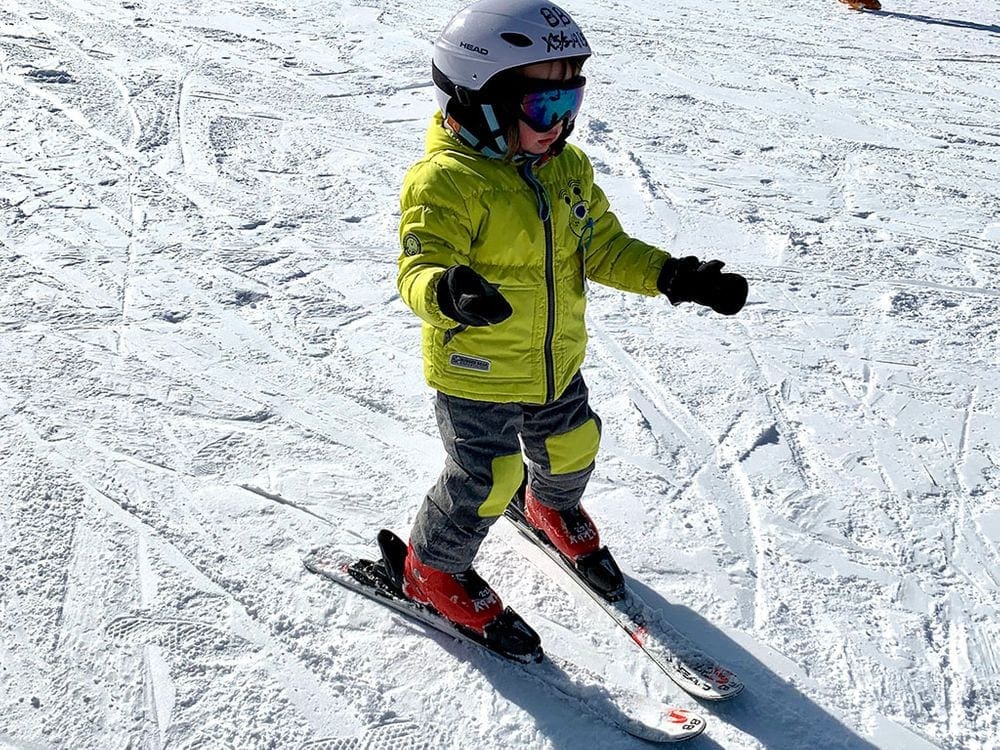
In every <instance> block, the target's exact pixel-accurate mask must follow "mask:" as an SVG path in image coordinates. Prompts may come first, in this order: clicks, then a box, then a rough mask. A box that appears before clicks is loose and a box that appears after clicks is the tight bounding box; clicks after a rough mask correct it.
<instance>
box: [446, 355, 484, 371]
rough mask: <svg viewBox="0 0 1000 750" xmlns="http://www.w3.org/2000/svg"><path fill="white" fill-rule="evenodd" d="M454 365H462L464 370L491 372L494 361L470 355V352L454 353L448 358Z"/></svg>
mask: <svg viewBox="0 0 1000 750" xmlns="http://www.w3.org/2000/svg"><path fill="white" fill-rule="evenodd" d="M448 363H449V364H450V365H451V366H452V367H460V368H462V369H463V370H475V371H476V372H489V371H490V368H491V367H492V366H493V363H492V362H490V361H489V360H488V359H480V358H479V357H470V356H469V355H468V354H452V355H451V357H450V358H449V359H448Z"/></svg>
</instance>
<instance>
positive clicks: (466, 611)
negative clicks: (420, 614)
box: [403, 545, 504, 635]
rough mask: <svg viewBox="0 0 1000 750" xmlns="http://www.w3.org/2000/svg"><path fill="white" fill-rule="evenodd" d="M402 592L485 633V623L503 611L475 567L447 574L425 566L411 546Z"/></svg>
mask: <svg viewBox="0 0 1000 750" xmlns="http://www.w3.org/2000/svg"><path fill="white" fill-rule="evenodd" d="M403 593H404V594H406V595H407V596H408V597H410V598H411V599H413V600H414V601H418V602H420V603H421V604H429V605H430V606H431V607H433V608H434V609H435V610H437V612H438V614H440V615H441V616H442V617H444V618H446V619H448V620H450V621H451V622H453V623H455V624H456V625H459V626H461V627H463V628H467V629H468V630H472V631H474V632H476V633H479V634H480V635H483V634H485V632H486V626H487V625H489V624H490V623H491V622H493V621H495V620H496V619H497V618H498V617H500V615H501V614H503V611H504V608H503V604H502V603H501V602H500V597H499V596H497V594H496V592H495V591H494V590H493V589H492V588H490V585H489V584H488V583H486V581H484V580H483V579H482V578H480V577H479V574H478V573H476V571H475V570H473V569H472V568H469V569H468V570H466V571H464V572H462V573H445V572H444V571H443V570H438V569H437V568H432V567H431V566H430V565H425V564H424V563H422V562H420V560H419V559H418V558H417V555H416V553H414V551H413V545H410V546H409V548H408V549H407V551H406V564H405V566H404V568H403Z"/></svg>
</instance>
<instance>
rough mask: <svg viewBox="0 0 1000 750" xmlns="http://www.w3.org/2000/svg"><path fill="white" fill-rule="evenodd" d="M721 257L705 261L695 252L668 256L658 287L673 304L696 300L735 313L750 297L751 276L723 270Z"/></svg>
mask: <svg viewBox="0 0 1000 750" xmlns="http://www.w3.org/2000/svg"><path fill="white" fill-rule="evenodd" d="M724 265H726V264H725V263H723V262H722V261H721V260H709V261H705V262H704V263H703V262H702V261H700V260H698V259H697V258H696V257H694V256H693V255H688V256H687V257H685V258H668V259H667V262H666V263H665V264H664V265H663V268H662V269H661V270H660V275H659V277H658V278H657V279H656V288H657V289H659V290H660V291H661V292H662V293H663V294H665V295H667V299H669V300H670V302H671V304H674V305H679V304H680V303H681V302H695V303H697V304H699V305H705V306H706V307H711V308H712V309H713V310H715V311H716V312H717V313H720V314H722V315H735V314H736V313H738V312H739V311H740V310H742V309H743V305H744V304H745V303H746V301H747V292H748V291H749V287H748V286H747V280H746V279H745V278H743V277H742V276H740V275H739V274H738V273H722V267H723V266H724Z"/></svg>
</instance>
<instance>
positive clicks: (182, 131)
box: [0, 0, 1000, 750]
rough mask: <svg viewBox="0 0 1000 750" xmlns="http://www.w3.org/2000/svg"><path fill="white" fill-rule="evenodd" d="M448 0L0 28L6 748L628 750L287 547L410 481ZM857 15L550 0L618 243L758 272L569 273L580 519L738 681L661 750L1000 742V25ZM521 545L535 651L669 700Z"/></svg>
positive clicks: (903, 10) (419, 480)
mask: <svg viewBox="0 0 1000 750" xmlns="http://www.w3.org/2000/svg"><path fill="white" fill-rule="evenodd" d="M461 5H462V3H458V2H442V1H440V0H432V2H429V3H421V4H420V5H419V7H416V6H407V5H405V4H403V5H400V4H398V3H393V4H391V3H388V2H384V0H363V1H362V2H357V3H349V2H344V3H329V2H319V1H317V0H310V1H309V2H306V3H304V4H299V5H296V6H294V7H293V6H290V5H288V4H284V3H280V2H277V0H261V1H260V2H256V3H253V4H250V5H246V4H240V3H233V2H229V1H228V0H220V2H216V3H212V4H208V3H196V2H192V1H191V0H183V1H182V2H180V3H165V2H161V1H160V0H128V1H127V2H117V1H116V2H110V0H36V1H33V2H31V3H28V2H26V0H10V2H5V3H4V4H3V7H2V8H0V252H2V258H3V261H4V270H5V272H4V273H3V274H2V276H0V283H2V285H3V300H4V301H3V304H2V306H0V354H2V356H0V423H2V424H3V426H4V428H5V429H4V430H3V431H2V432H0V477H2V482H0V488H2V493H3V494H2V498H0V541H2V543H3V545H2V549H3V556H2V558H0V593H2V596H0V716H2V717H3V718H2V719H0V744H2V745H5V746H7V745H9V746H12V747H16V748H102V749H103V748H126V747H144V748H155V749H157V750H162V749H166V748H197V747H213V748H214V747H218V748H240V749H241V750H242V749H243V748H257V747H260V748H269V747H282V748H285V747H290V748H302V749H303V750H306V749H309V750H321V749H322V750H348V749H351V750H354V749H358V750H361V749H362V748H390V747H392V748H440V747H465V746H481V747H509V748H524V747H532V748H534V747H539V748H569V747H578V746H580V744H581V743H585V744H586V745H587V746H599V747H605V748H626V747H634V746H635V744H636V743H635V741H634V740H633V739H631V738H629V737H627V736H624V735H622V734H620V733H619V732H617V731H616V730H614V729H612V728H610V727H606V726H603V725H599V724H597V723H596V722H595V721H593V720H591V719H590V718H589V717H580V716H578V715H576V714H575V713H574V710H573V708H572V707H571V706H569V705H568V704H567V703H566V702H565V701H562V700H561V699H559V698H558V697H555V696H553V695H550V694H548V693H545V692H543V691H542V690H541V689H539V688H537V687H535V686H532V685H530V684H527V683H526V682H525V681H524V680H523V679H522V678H521V677H519V676H518V674H517V668H516V667H508V666H506V665H503V664H500V663H498V662H497V661H496V660H495V659H493V658H491V657H488V656H486V655H483V654H479V653H477V652H476V651H474V650H472V649H470V648H469V647H466V646H463V645H461V644H457V643H454V642H452V641H450V640H449V639H447V638H444V637H440V636H437V635H431V636H430V637H428V636H427V634H425V633H424V631H423V629H421V628H420V627H418V626H415V625H414V624H412V623H409V622H405V621H403V620H401V619H399V618H397V617H395V616H393V615H391V614H389V613H387V612H386V611H383V610H382V609H379V608H378V607H377V606H374V605H371V604H370V603H368V602H365V601H364V600H362V599H360V598H357V597H350V596H344V595H342V594H341V593H338V592H336V591H334V590H332V589H331V587H330V586H329V585H327V584H325V583H324V582H323V581H321V580H318V579H316V578H315V577H314V576H311V575H310V574H308V573H307V572H306V571H305V570H304V569H303V568H302V565H301V559H302V556H303V555H304V554H305V553H306V552H307V551H309V550H310V549H312V548H314V547H316V546H318V545H320V544H326V543H330V542H331V541H335V542H341V543H343V544H345V545H352V546H356V547H357V549H359V550H361V549H364V548H367V549H368V550H369V553H370V554H374V549H373V540H374V535H375V531H376V530H377V529H378V528H379V527H381V526H386V527H389V528H393V529H395V530H397V531H399V532H400V533H404V532H405V531H406V530H407V529H408V527H409V524H410V522H411V521H412V517H413V514H414V512H415V510H416V507H417V504H418V502H419V499H420V496H421V494H422V492H423V491H424V489H425V488H426V487H427V486H429V485H430V483H431V482H432V481H433V480H434V477H435V475H436V472H437V470H438V465H439V464H440V462H441V460H442V456H443V452H442V450H441V447H440V445H439V442H438V438H437V433H436V427H435V425H434V422H433V410H432V408H431V394H430V393H429V392H428V390H427V388H426V386H425V385H424V384H423V382H422V379H421V371H420V357H419V342H418V339H419V326H418V325H417V323H416V319H415V317H414V316H413V315H412V314H411V313H410V312H409V311H407V310H406V309H405V308H404V306H403V305H402V304H401V302H400V301H399V299H398V297H397V295H396V291H395V283H394V278H395V256H396V236H395V228H396V222H397V190H398V185H399V182H400V180H401V178H402V175H403V172H404V171H405V169H406V167H407V166H408V165H409V164H410V163H411V162H412V161H413V160H414V159H415V158H416V157H417V155H418V154H419V152H420V149H421V146H422V143H423V132H424V128H425V126H426V121H427V118H428V117H429V115H430V113H431V111H432V106H433V105H432V95H431V87H430V81H429V76H428V71H427V68H428V65H427V56H428V54H429V51H430V46H429V45H430V42H431V41H432V40H433V38H434V36H435V35H436V33H437V31H438V30H439V29H440V28H441V26H442V25H443V24H444V22H445V21H446V19H447V18H448V17H449V16H450V15H451V14H452V13H453V12H455V11H456V10H457V9H458V8H459V7H460V6H461ZM885 5H886V7H885V9H884V11H883V12H881V13H877V14H874V13H865V14H859V13H851V12H850V11H848V10H846V9H845V8H844V7H843V6H842V5H840V4H839V3H837V2H834V0H828V1H827V2H822V3H821V2H814V3H809V4H806V5H803V6H800V7H788V6H776V5H774V4H773V3H765V2H763V1H762V0H752V2H749V3H747V2H744V3H737V2H735V1H734V0H721V2H718V3H715V4H713V5H711V6H705V5H704V4H701V3H698V4H696V3H694V2H691V1H690V0H681V1H680V2H677V3H671V4H669V7H664V8H662V9H655V10H650V6H649V5H648V4H647V3H640V2H638V0H627V1H622V0H616V1H615V2H612V3H610V4H609V3H604V4H598V3H595V2H592V0H580V2H577V3H575V4H571V5H568V6H567V9H569V10H570V11H571V12H572V13H573V14H574V16H575V17H577V19H578V20H579V21H580V22H581V24H582V25H583V27H584V28H585V29H586V30H588V38H589V39H590V41H591V42H592V44H593V45H594V47H595V48H596V49H597V50H598V51H599V53H600V54H599V56H598V57H595V59H594V60H593V61H592V62H591V63H589V64H588V77H589V81H590V83H589V89H590V90H589V92H588V100H587V104H586V106H585V108H584V113H583V115H582V116H581V118H580V121H579V122H578V127H577V131H576V133H575V134H574V139H575V140H576V142H578V143H580V144H581V146H582V147H583V148H584V149H585V150H586V151H587V152H588V154H590V156H591V157H592V159H593V161H594V164H595V169H596V171H597V175H598V181H599V182H600V184H601V185H602V186H603V187H604V188H605V190H606V191H607V192H608V193H609V195H610V196H611V200H612V205H613V206H614V208H615V210H616V212H617V213H618V215H619V216H620V218H621V219H622V221H623V223H624V224H625V226H626V227H627V228H628V229H629V230H630V231H631V232H633V233H634V234H636V235H637V236H640V237H643V238H645V239H648V240H650V241H653V242H659V243H661V244H662V245H663V246H664V247H665V248H667V249H669V250H670V251H671V252H672V253H674V254H678V255H685V254H695V255H699V256H700V257H707V256H717V257H720V258H722V259H724V260H726V261H727V262H728V263H729V265H730V266H731V267H732V268H733V269H734V270H737V271H740V272H742V273H744V274H745V275H746V276H747V277H748V279H749V280H750V283H751V298H750V300H749V303H748V305H747V308H746V309H745V310H744V311H743V312H742V313H741V314H740V315H739V316H736V317H735V318H732V319H724V318H721V317H720V316H716V315H714V314H712V313H711V312H708V311H705V310H703V309H695V308H692V307H690V306H681V307H678V308H671V307H670V306H669V305H668V304H667V303H666V302H665V301H663V300H649V299H641V298H638V297H630V296H627V295H624V294H621V293H619V292H616V291H613V290H609V289H602V288H599V287H597V286H596V285H592V286H591V304H590V311H589V320H590V325H591V348H590V356H589V360H588V363H587V365H586V369H585V374H586V377H587V379H588V383H589V384H590V387H591V393H592V397H593V403H594V405H595V408H596V409H597V410H598V411H599V413H600V414H601V416H602V417H603V419H604V424H605V429H604V439H603V453H602V457H601V459H600V461H599V463H598V469H597V472H596V474H595V476H594V480H593V482H592V484H591V487H590V490H589V493H588V498H589V499H588V501H587V504H588V508H589V509H590V510H591V512H592V513H593V514H594V515H595V516H597V518H598V520H599V523H600V525H601V526H602V529H603V530H604V538H605V540H606V541H607V542H608V543H609V544H610V545H611V546H612V548H613V549H614V550H615V552H616V555H617V556H618V558H619V560H620V562H621V563H622V565H623V568H624V569H625V570H626V571H627V572H628V573H629V575H631V576H632V577H633V580H634V581H635V585H636V586H637V587H639V588H641V589H642V590H643V592H644V593H645V595H646V596H647V597H648V599H649V601H650V602H651V603H652V604H653V605H654V606H655V607H656V608H657V609H659V610H660V611H661V612H662V613H663V614H664V615H665V616H666V617H667V618H668V619H669V620H670V621H671V622H672V623H673V624H674V625H675V626H676V627H678V628H679V629H680V630H682V631H683V632H684V633H686V634H687V635H689V636H690V637H691V638H692V640H694V641H695V642H696V643H698V644H699V645H701V646H703V647H704V648H706V649H707V650H709V651H710V652H712V653H714V654H716V655H717V656H718V657H719V658H720V660H721V661H722V662H724V663H725V664H726V665H727V666H730V667H731V668H733V669H734V670H736V671H737V672H738V673H739V674H740V676H741V677H742V678H743V679H744V680H745V681H746V682H747V683H748V686H749V687H748V690H747V692H746V693H745V694H744V695H742V696H740V697H739V698H738V699H736V700H735V701H734V702H732V703H730V704H725V705H721V706H707V707H705V706H702V707H700V708H699V710H701V711H703V712H704V713H705V714H706V715H707V716H708V718H709V722H710V725H709V729H708V731H707V733H706V734H705V735H704V736H703V737H702V738H700V739H698V740H696V741H693V743H692V747H695V746H697V747H704V748H710V747H725V748H763V747H767V748H772V749H776V748H800V747H808V746H816V747H831V748H832V747H844V748H855V747H870V746H875V747H880V748H898V747H904V746H905V747H910V748H934V747H937V748H945V749H947V750H957V749H958V748H962V749H963V750H964V749H965V748H991V747H994V746H995V743H996V742H997V737H998V736H1000V729H998V727H1000V709H998V706H1000V646H998V644H1000V624H998V623H1000V574H998V572H997V571H998V570H1000V503H998V500H1000V450H998V441H997V436H998V435H1000V418H998V416H997V415H998V414H1000V386H998V384H997V383H998V380H997V375H998V373H1000V367H998V365H1000V357H998V355H997V352H998V351H1000V324H998V322H997V321H998V320H1000V219H998V217H1000V197H998V193H997V190H996V184H997V178H998V175H1000V125H998V123H1000V105H998V103H997V97H996V91H997V90H1000V55H998V54H997V41H998V39H1000V26H998V25H997V19H998V18H1000V5H998V4H997V3H996V2H995V1H992V2H986V3H980V4H978V5H975V7H971V6H970V4H963V3H958V2H955V1H954V0H943V1H942V2H938V3H929V2H926V0H914V2H911V3H908V4H906V5H903V4H902V3H898V2H896V1H895V0H885ZM513 536H514V535H513V533H512V532H511V531H510V530H509V529H506V528H503V526H502V524H501V526H499V527H498V528H497V531H496V533H495V534H493V535H491V537H490V538H489V539H488V540H487V542H486V544H484V546H483V551H482V556H481V562H480V563H479V564H478V567H479V569H480V570H481V571H482V572H483V573H484V574H485V575H486V577H487V578H488V579H490V580H491V582H493V583H494V585H495V586H496V587H497V589H498V590H499V591H500V592H501V595H502V596H503V598H504V600H505V601H506V602H507V603H509V604H511V605H512V606H514V607H515V608H517V609H518V610H519V611H520V612H521V613H522V614H523V615H524V616H525V617H526V618H527V619H528V620H529V621H530V622H532V624H534V625H536V626H537V627H538V629H539V631H540V632H541V634H542V636H543V639H544V641H545V643H546V646H547V648H548V649H550V650H551V651H552V652H553V653H557V654H560V655H562V656H564V657H565V656H572V658H573V659H574V660H576V661H578V662H579V663H581V664H582V665H583V666H586V667H588V668H589V669H591V670H593V671H597V672H599V673H601V674H603V675H604V676H605V678H606V679H608V680H610V681H618V682H622V683H623V684H629V685H631V686H632V687H634V688H635V689H637V690H639V691H641V692H647V693H648V694H650V695H653V696H655V697H657V698H659V699H662V700H665V701H667V702H670V703H676V704H680V705H684V706H686V707H689V708H693V707H696V706H695V703H694V702H693V701H692V700H690V699H688V698H686V697H685V696H682V695H679V694H678V693H677V691H676V690H675V689H674V688H673V686H672V684H671V683H669V681H667V680H666V679H665V678H664V677H663V676H662V675H661V674H659V673H658V672H657V671H656V670H655V669H654V668H651V667H650V665H649V664H648V663H647V662H646V661H645V660H644V658H643V657H642V655H641V654H640V653H639V652H638V651H637V650H636V649H635V648H634V647H632V646H631V644H629V643H627V642H623V641H625V639H623V638H622V637H621V636H620V634H618V633H616V632H615V630H614V628H613V626H611V625H610V624H609V623H607V622H605V621H604V620H602V619H601V618H600V617H599V616H598V614H597V613H596V610H595V611H594V612H591V611H590V610H589V609H588V605H587V603H586V602H585V601H582V600H578V599H574V598H572V597H571V596H570V595H568V594H567V593H566V591H563V590H562V589H561V587H559V586H556V585H553V581H552V580H550V579H549V578H548V577H547V576H545V575H544V574H543V573H541V572H539V571H538V570H536V568H534V567H533V566H532V565H530V564H528V563H527V562H526V561H525V560H524V559H523V558H522V556H521V554H520V553H519V552H518V551H517V550H518V545H517V544H516V542H515V540H514V538H513Z"/></svg>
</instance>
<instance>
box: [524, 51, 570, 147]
mask: <svg viewBox="0 0 1000 750" xmlns="http://www.w3.org/2000/svg"><path fill="white" fill-rule="evenodd" d="M521 74H522V75H523V76H524V77H525V78H534V79H540V80H543V81H568V80H569V79H570V78H572V77H573V71H572V70H571V69H570V66H569V65H567V64H566V61H565V60H553V61H550V62H540V63H535V64H533V65H526V66H525V67H523V68H522V69H521ZM562 131H563V124H562V121H560V122H558V123H556V125H555V127H553V128H552V129H551V130H547V131H546V132H544V133H539V132H538V131H536V130H534V129H533V128H532V127H531V126H529V125H528V124H527V123H526V122H522V121H520V120H518V123H517V134H518V138H519V139H520V141H521V151H523V152H526V153H529V154H539V155H541V154H544V153H546V152H547V151H548V150H549V146H551V145H552V144H553V143H555V142H556V140H557V139H558V138H559V136H560V135H562Z"/></svg>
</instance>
